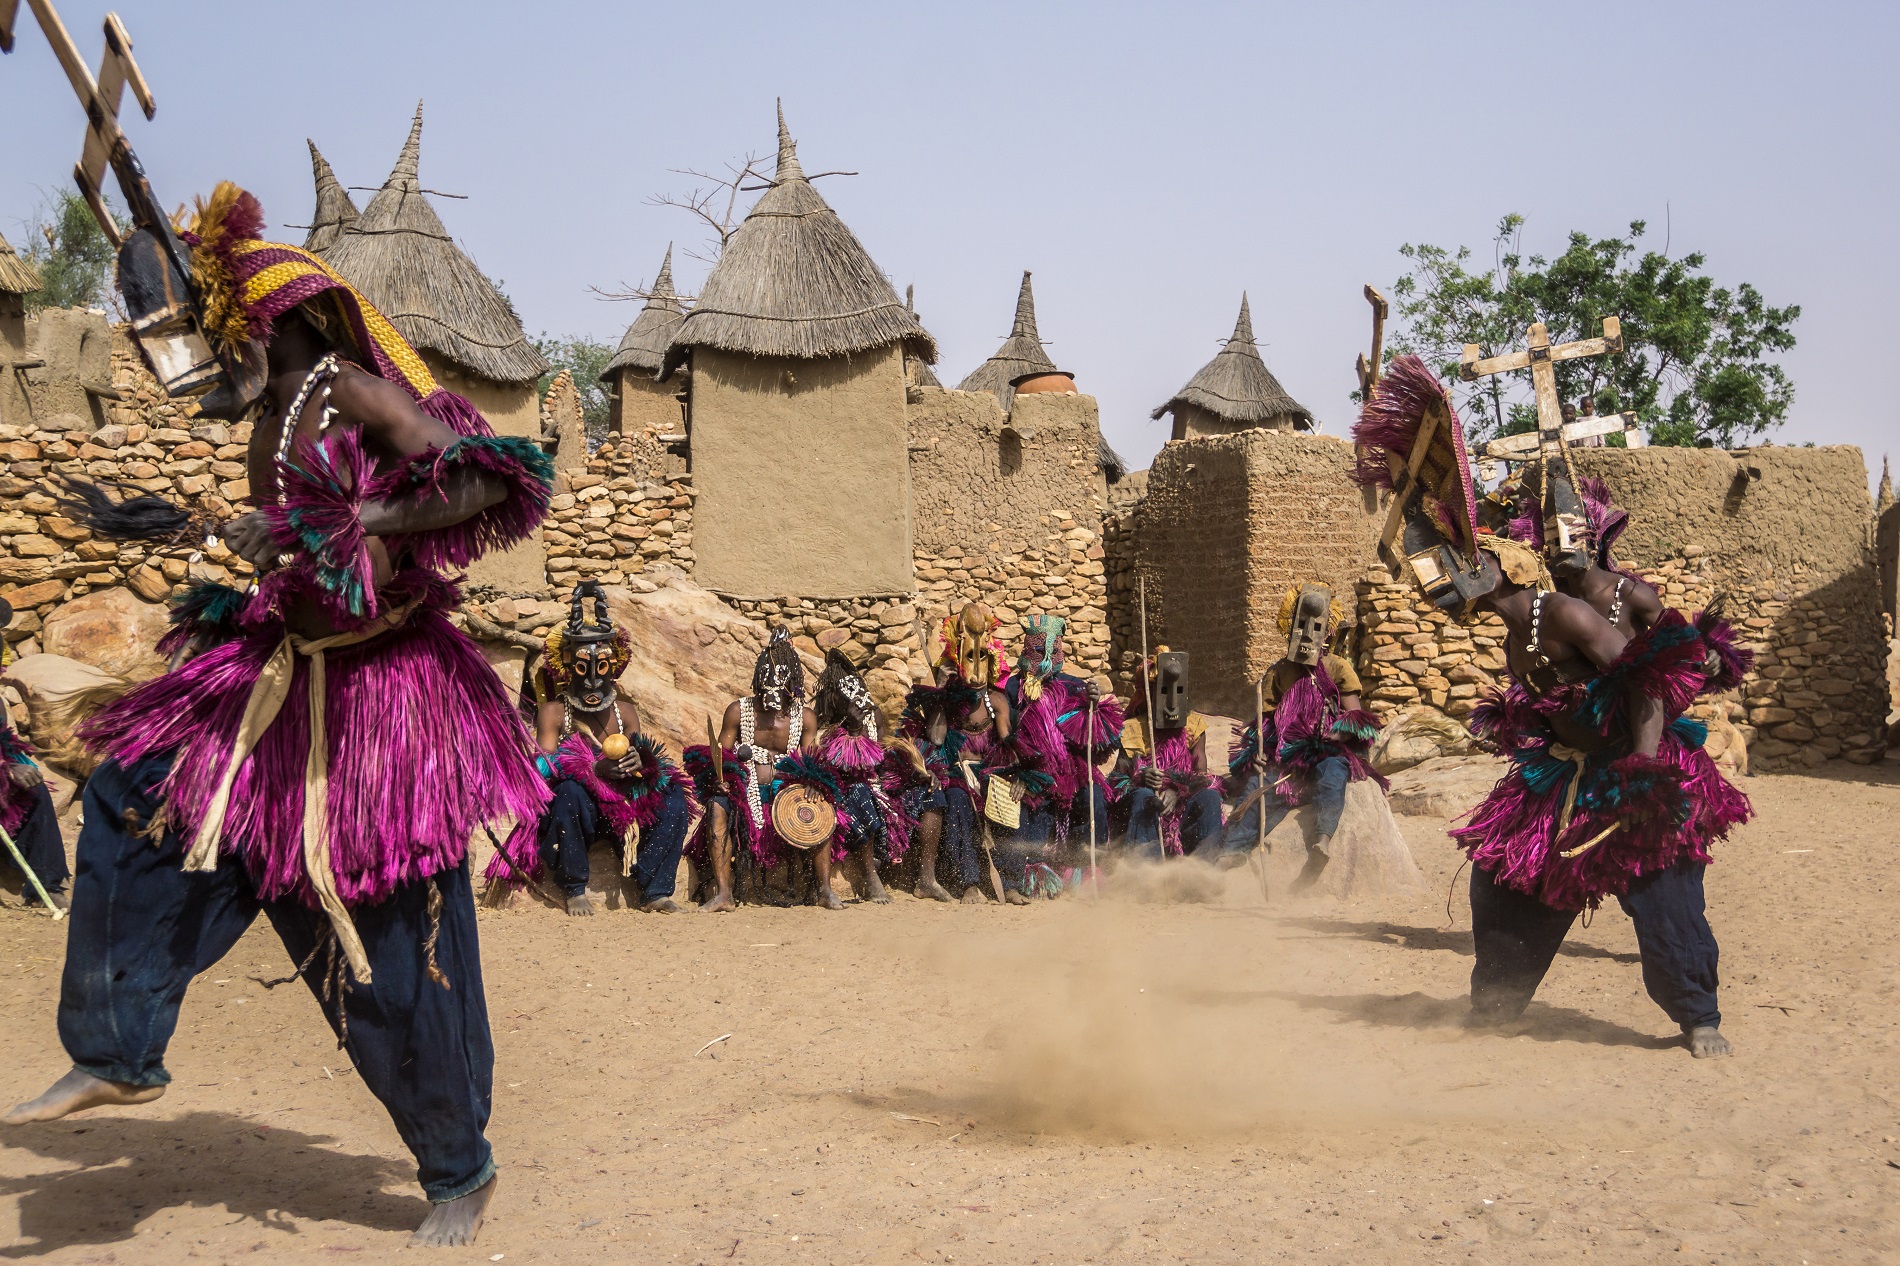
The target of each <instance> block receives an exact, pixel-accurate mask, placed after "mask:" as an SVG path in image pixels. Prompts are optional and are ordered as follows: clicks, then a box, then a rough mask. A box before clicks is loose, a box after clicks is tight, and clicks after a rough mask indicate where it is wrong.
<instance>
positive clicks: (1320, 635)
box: [1286, 585, 1333, 664]
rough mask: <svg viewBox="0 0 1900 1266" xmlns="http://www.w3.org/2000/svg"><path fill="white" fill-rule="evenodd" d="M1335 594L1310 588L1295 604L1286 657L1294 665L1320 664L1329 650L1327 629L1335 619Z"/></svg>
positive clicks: (1325, 589) (1327, 590)
mask: <svg viewBox="0 0 1900 1266" xmlns="http://www.w3.org/2000/svg"><path fill="white" fill-rule="evenodd" d="M1332 606H1333V591H1332V590H1330V589H1328V588H1327V587H1326V586H1325V585H1308V586H1306V587H1305V588H1304V589H1302V590H1300V597H1299V600H1298V601H1297V602H1295V603H1294V604H1293V627H1292V628H1291V629H1290V630H1288V632H1287V636H1286V657H1287V659H1289V660H1291V661H1292V662H1293V663H1295V664H1317V663H1319V659H1320V656H1321V655H1322V654H1323V653H1324V652H1325V650H1326V626H1327V624H1328V623H1329V622H1330V621H1331V618H1332Z"/></svg>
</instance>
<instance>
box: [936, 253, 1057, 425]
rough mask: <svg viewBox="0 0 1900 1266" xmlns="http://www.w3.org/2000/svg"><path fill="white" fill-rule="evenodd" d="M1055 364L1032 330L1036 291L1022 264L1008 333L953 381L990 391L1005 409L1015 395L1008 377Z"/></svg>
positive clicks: (961, 388) (1048, 368)
mask: <svg viewBox="0 0 1900 1266" xmlns="http://www.w3.org/2000/svg"><path fill="white" fill-rule="evenodd" d="M1055 367H1056V363H1055V362H1054V361H1052V360H1050V359H1049V354H1048V353H1047V352H1045V351H1043V350H1042V337H1041V336H1040V335H1038V334H1037V333H1036V293H1035V291H1033V290H1031V289H1030V288H1029V270H1028V269H1026V268H1025V269H1024V270H1023V284H1022V288H1021V289H1020V290H1018V291H1017V292H1016V321H1015V323H1014V324H1013V325H1011V326H1010V327H1009V337H1008V338H1006V339H1004V340H1003V345H1002V346H1001V347H999V348H997V349H996V355H994V356H992V357H990V358H989V359H988V360H986V361H984V362H983V363H982V364H981V365H978V366H977V367H976V368H975V369H972V370H971V371H970V372H969V375H968V376H967V377H965V378H964V380H963V381H962V382H960V383H958V384H957V390H958V391H988V392H993V393H994V394H995V396H996V398H997V400H998V401H1000V402H1001V403H1002V406H1003V411H1004V412H1005V413H1007V412H1008V411H1009V406H1010V403H1011V401H1013V400H1015V398H1016V388H1014V387H1012V386H1010V385H1009V384H1010V380H1011V379H1015V378H1021V377H1022V376H1023V375H1024V374H1033V373H1038V372H1042V371H1053V370H1054V369H1055Z"/></svg>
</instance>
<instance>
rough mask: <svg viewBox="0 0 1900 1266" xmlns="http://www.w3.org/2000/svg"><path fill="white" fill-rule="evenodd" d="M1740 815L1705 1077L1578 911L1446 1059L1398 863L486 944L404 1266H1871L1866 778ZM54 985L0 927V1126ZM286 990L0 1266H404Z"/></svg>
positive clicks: (10, 924)
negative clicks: (454, 1112) (433, 1264)
mask: <svg viewBox="0 0 1900 1266" xmlns="http://www.w3.org/2000/svg"><path fill="white" fill-rule="evenodd" d="M1745 785H1746V788H1747V790H1748V791H1749V793H1750V794H1751V795H1752V796H1753V797H1754V799H1755V804H1756V807H1757V809H1758V811H1759V815H1760V816H1759V819H1758V820H1757V822H1755V823H1754V824H1752V825H1751V826H1749V827H1748V828H1746V829H1745V830H1744V831H1742V832H1741V833H1740V834H1739V836H1738V837H1737V838H1735V839H1734V840H1732V841H1731V842H1729V843H1728V844H1727V845H1726V846H1725V847H1724V848H1723V849H1722V851H1721V853H1720V855H1719V863H1718V865H1716V866H1715V867H1714V868H1713V869H1712V870H1711V871H1710V873H1709V894H1710V905H1711V913H1712V918H1713V921H1714V924H1715V927H1716V931H1717V933H1718V935H1719V936H1720V938H1721V942H1722V950H1723V966H1724V969H1725V980H1724V985H1725V988H1724V989H1723V995H1722V1001H1723V1009H1724V1015H1725V1024H1724V1030H1725V1031H1726V1032H1727V1033H1728V1034H1729V1035H1730V1036H1731V1037H1732V1038H1733V1040H1734V1041H1735V1043H1736V1047H1737V1054H1736V1057H1735V1058H1733V1059H1731V1060H1727V1061H1706V1062H1698V1061H1694V1060H1691V1059H1690V1058H1689V1056H1688V1054H1687V1053H1686V1052H1685V1051H1684V1050H1682V1049H1681V1047H1680V1045H1679V1043H1678V1039H1677V1037H1676V1035H1675V1034H1674V1032H1673V1031H1672V1026H1671V1025H1670V1024H1669V1022H1668V1021H1667V1020H1666V1019H1665V1018H1664V1017H1663V1015H1662V1014H1661V1012H1659V1011H1658V1010H1657V1009H1656V1008H1655V1007H1654V1006H1653V1005H1652V1004H1651V1003H1650V1002H1649V1000H1648V999H1647V998H1646V997H1645V995H1644V993H1643V988H1642V981H1641V978H1640V973H1639V969H1638V966H1637V961H1636V953H1635V950H1636V945H1635V940H1634V937H1633V936H1632V934H1631V931H1630V925H1629V921H1628V920H1627V919H1626V918H1625V917H1624V916H1623V915H1622V914H1621V913H1620V912H1618V911H1617V910H1616V909H1615V908H1614V907H1611V908H1607V909H1605V910H1604V911H1603V912H1601V913H1600V914H1599V915H1598V916H1597V917H1596V918H1595V920H1594V921H1593V922H1592V923H1591V925H1590V926H1589V927H1588V928H1581V927H1580V928H1579V929H1577V931H1576V932H1574V933H1573V935H1572V937H1571V939H1570V942H1569V944H1568V945H1567V946H1566V948H1565V950H1564V953H1563V955H1562V956H1561V957H1560V958H1559V959H1558V961H1557V965H1556V967H1555V968H1554V970H1553V973H1552V976H1551V978H1550V979H1549V980H1548V981H1547V982H1546V985H1545V987H1544V990H1543V992H1542V993H1541V994H1540V996H1539V1001H1538V1002H1537V1003H1536V1004H1534V1005H1533V1007H1532V1010H1531V1012H1530V1013H1529V1014H1528V1015H1527V1017H1526V1019H1525V1020H1524V1021H1523V1022H1522V1023H1521V1024H1520V1025H1519V1026H1518V1027H1517V1028H1516V1029H1515V1030H1513V1031H1511V1032H1508V1033H1506V1034H1504V1035H1495V1034H1492V1035H1469V1034H1466V1033H1465V1032H1464V1031H1463V1030H1462V1029H1461V1028H1460V1027H1459V1022H1460V1020H1461V1018H1462V1017H1463V1015H1464V1011H1465V1001H1464V991H1465V985H1466V977H1467V973H1468V972H1469V969H1470V957H1471V937H1470V932H1469V918H1468V912H1467V910H1466V907H1465V902H1464V898H1463V895H1462V892H1460V893H1459V894H1458V895H1457V896H1456V897H1455V898H1454V900H1453V902H1452V906H1453V912H1454V914H1455V915H1456V916H1457V917H1456V920H1455V923H1454V925H1453V926H1450V927H1446V926H1444V925H1445V924H1446V917H1445V906H1446V891H1447V885H1448V883H1449V882H1450V881H1451V880H1452V876H1453V872H1454V870H1455V869H1456V862H1457V856H1456V854H1455V853H1454V852H1453V850H1452V849H1451V848H1450V846H1449V845H1448V844H1447V843H1446V842H1445V841H1444V837H1443V825H1444V824H1443V823H1442V822H1440V821H1433V820H1427V819H1422V818H1406V819H1401V821H1402V822H1403V823H1404V825H1405V829H1406V832H1407V834H1408V836H1409V838H1410V840H1411V843H1412V847H1413V849H1414V852H1415V853H1416V855H1417V857H1418V860H1419V863H1420V865H1421V866H1422V867H1423V868H1424V870H1425V873H1426V876H1427V882H1428V886H1427V888H1426V889H1424V890H1423V891H1420V892H1417V893H1415V894H1411V895H1407V896H1402V897H1394V898H1390V899H1382V900H1379V901H1372V902H1364V903H1359V904H1355V905H1341V904H1338V903H1334V902H1329V901H1324V900H1319V901H1313V902H1309V903H1304V904H1299V903H1293V902H1289V901H1287V900H1285V899H1284V898H1283V897H1282V898H1277V899H1276V900H1275V901H1274V903H1273V904H1272V905H1271V906H1264V905H1262V903H1261V900H1260V894H1259V888H1258V884H1257V881H1256V880H1255V879H1254V878H1253V876H1252V873H1251V872H1249V871H1240V872H1235V873H1233V874H1231V875H1228V876H1226V877H1225V881H1226V888H1225V890H1224V891H1221V892H1217V893H1215V894H1214V896H1215V900H1213V901H1193V900H1188V901H1180V900H1176V901H1173V902H1165V901H1157V900H1153V899H1152V898H1154V897H1156V896H1159V895H1167V894H1169V893H1172V894H1173V895H1175V896H1177V897H1179V896H1183V895H1186V896H1196V895H1200V896H1205V895H1207V894H1206V891H1205V888H1206V885H1205V884H1195V883H1188V882H1177V881H1181V880H1184V879H1185V877H1186V876H1187V875H1188V874H1189V873H1191V872H1186V871H1183V872H1180V874H1178V875H1172V876H1169V877H1168V880H1167V882H1164V883H1160V884H1157V883H1155V882H1153V881H1152V880H1151V879H1149V880H1140V881H1136V882H1132V883H1127V884H1124V885H1123V886H1121V887H1120V888H1118V889H1115V890H1112V891H1111V892H1110V894H1109V895H1108V897H1107V898H1106V899H1104V900H1102V901H1101V902H1100V903H1099V904H1095V905H1091V904H1088V903H1086V902H1083V901H1078V900H1066V901H1061V902H1053V903H1042V904H1039V905H1037V906H1035V907H1032V908H1029V909H1023V910H1018V909H1006V908H998V907H989V908H981V909H977V908H967V907H960V906H953V907H944V906H937V905H932V904H929V903H925V902H918V901H914V900H912V899H910V898H909V897H906V896H902V895H900V896H899V897H898V898H897V902H896V904H894V905H892V906H890V907H883V908H879V907H872V906H868V905H853V906H851V907H850V908H848V909H847V910H846V911H845V912H844V913H841V914H826V913H824V912H821V911H819V910H816V909H798V910H775V909H759V908H747V909H745V910H742V911H740V912H739V913H737V914H733V915H727V916H721V917H710V916H680V917H673V918H660V917H657V916H642V915H635V914H630V913H625V912H611V913H608V914H604V915H602V916H600V917H597V918H594V919H592V920H584V921H581V920H575V921H570V920H568V919H566V918H564V917H562V916H559V915H557V914H555V913H553V912H552V911H549V910H545V909H540V908H530V909H515V910H508V911H502V912H486V911H485V912H484V913H483V915H482V925H481V931H482V936H483V939H484V943H485V949H486V953H485V955H484V958H485V963H486V971H487V977H488V981H487V986H488V999H489V1006H490V1010H491V1014H492V1016H493V1019H494V1027H495V1039H496V1045H497V1047H498V1052H499V1062H498V1067H497V1071H496V1099H495V1116H494V1121H493V1123H492V1126H491V1129H490V1137H491V1139H492V1140H493V1142H494V1145H495V1152H496V1157H497V1160H498V1162H499V1163H500V1165H501V1166H502V1178H501V1186H500V1188H499V1192H498V1194H497V1196H496V1198H495V1202H494V1205H493V1208H492V1210H491V1217H490V1222H489V1224H488V1227H487V1229H486V1231H485V1232H484V1234H483V1236H482V1240H481V1243H480V1245H479V1246H477V1247H476V1248H473V1249H466V1250H438V1251H437V1252H436V1253H435V1254H434V1255H433V1256H434V1258H436V1259H439V1260H442V1261H444V1262H454V1261H470V1262H480V1261H507V1262H510V1263H513V1262H561V1263H587V1262H602V1263H618V1262H681V1263H709V1264H711V1263H721V1262H813V1263H845V1262H897V1261H908V1260H920V1261H924V1262H953V1261H957V1262H972V1263H1019V1262H1020V1263H1036V1262H1048V1263H1073V1262H1100V1263H1123V1262H1129V1263H1133V1262H1141V1263H1148V1262H1160V1261H1171V1260H1180V1261H1187V1262H1259V1261H1263V1260H1279V1259H1282V1258H1290V1257H1293V1256H1295V1255H1299V1256H1301V1257H1306V1256H1309V1255H1310V1256H1318V1257H1321V1258H1322V1259H1336V1260H1341V1261H1366V1260H1372V1261H1397V1260H1401V1259H1404V1260H1408V1261H1441V1260H1442V1261H1453V1260H1460V1261H1463V1260H1475V1261H1480V1262H1483V1261H1495V1262H1512V1263H1517V1262H1570V1261H1580V1260H1584V1259H1589V1260H1591V1261H1607V1262H1639V1261H1640V1262H1654V1261H1657V1260H1664V1259H1665V1257H1664V1255H1668V1256H1667V1257H1666V1260H1670V1261H1677V1262H1691V1261H1702V1262H1723V1263H1728V1262H1749V1261H1762V1262H1774V1263H1787V1264H1788V1266H1794V1264H1795V1263H1814V1264H1816V1266H1819V1263H1823V1262H1881V1263H1892V1262H1900V1231H1897V1230H1896V1201H1897V1197H1900V1143H1897V1142H1896V1138H1897V1137H1900V1121H1896V1113H1895V1104H1896V1097H1897V1096H1900V1087H1897V1086H1896V1079H1900V1051H1896V1040H1895V1039H1896V1020H1897V1019H1900V1017H1897V1016H1896V1012H1895V1006H1894V1004H1895V998H1894V992H1895V983H1894V982H1895V977H1896V968H1900V947H1897V946H1896V941H1895V937H1894V935H1893V932H1892V925H1893V920H1894V917H1895V914H1896V912H1897V911H1900V857H1897V856H1896V852H1895V849H1894V847H1893V845H1894V841H1895V838H1896V832H1895V823H1896V821H1900V778H1897V777H1896V771H1895V767H1894V766H1893V765H1891V764H1889V765H1887V766H1884V767H1877V768H1875V769H1873V770H1871V771H1870V770H1861V769H1855V768H1853V767H1843V768H1842V769H1841V770H1840V772H1839V773H1838V774H1834V775H1832V776H1828V777H1794V776H1778V777H1763V778H1755V779H1751V780H1748V781H1747V782H1746V784H1745ZM1279 864H1280V865H1282V866H1291V865H1293V864H1296V863H1295V862H1294V861H1293V860H1292V859H1287V858H1284V856H1283V859H1282V861H1281V862H1280V863H1279ZM1210 873H1211V872H1210ZM1284 877H1285V872H1284V870H1283V871H1282V872H1281V873H1280V874H1279V876H1278V878H1280V879H1281V880H1284ZM1142 898H1150V899H1148V900H1143V899H1142ZM61 953H62V939H61V932H60V930H59V928H58V927H56V926H55V925H54V924H53V923H52V922H51V921H50V920H48V919H46V918H45V917H44V916H43V915H29V914H27V913H26V912H24V911H22V910H20V909H19V908H18V907H17V906H10V908H9V909H8V910H6V911H4V912H0V963H4V964H5V965H6V967H7V968H8V970H7V973H6V975H5V976H4V978H0V1015H4V1017H5V1020H6V1023H5V1025H4V1027H3V1028H0V1068H4V1070H5V1076H4V1078H3V1079H0V1082H3V1084H0V1095H4V1097H5V1098H6V1099H7V1100H8V1101H11V1100H12V1099H16V1098H20V1097H24V1096H26V1095H28V1094H31V1093H36V1092H37V1091H39V1090H40V1089H41V1088H42V1087H43V1086H44V1085H45V1083H47V1082H48V1081H50V1080H51V1079H52V1078H53V1077H55V1076H56V1075H58V1074H59V1073H60V1072H62V1071H63V1070H64V1068H65V1066H66V1065H65V1061H64V1059H63V1058H62V1055H61V1052H60V1049H59V1045H58V1041H57V1039H56V1036H55V1033H54V1001H55V997H56V993H57V986H58V975H59V964H60V958H61ZM283 968H284V955H283V952H282V950H281V949H280V948H279V947H278V945H277V943H276V941H275V940H274V939H273V938H272V936H271V934H270V933H269V931H268V929H267V928H266V927H265V926H264V925H263V924H262V923H261V922H260V925H259V927H258V928H257V929H256V930H254V931H253V932H252V933H251V935H249V936H248V937H247V938H246V939H245V940H244V941H243V942H242V943H241V944H240V945H239V946H238V948H237V949H236V950H235V951H234V952H233V954H232V955H231V956H230V957H229V958H228V959H227V960H226V961H225V962H224V963H222V964H220V965H219V967H218V968H217V969H215V970H213V971H212V972H211V973H209V974H208V975H206V976H205V977H203V978H201V980H200V981H199V983H198V984H197V985H196V986H195V987H194V989H193V992H192V994H191V996H190V997H189V998H188V999H187V1001H186V1004H185V1010H184V1016H183V1020H182V1023H181V1025H180V1029H179V1033H178V1037H177V1040H176V1041H175V1042H174V1043H173V1045H172V1049H171V1055H170V1061H169V1062H170V1066H171V1068H172V1070H173V1072H174V1074H175V1075H176V1078H177V1080H176V1081H175V1083H174V1084H173V1086H172V1088H171V1091H170V1093H169V1094H168V1095H167V1096H166V1097H165V1098H164V1099H162V1100H160V1101H159V1102H157V1103H155V1104H152V1105H150V1106H147V1107H142V1108H134V1109H121V1110H107V1111H102V1112H98V1113H94V1114H92V1115H90V1116H86V1117H82V1118H72V1119H69V1120H66V1121H63V1122H58V1123H53V1124H49V1125H40V1126H30V1127H22V1128H18V1129H13V1130H8V1131H5V1132H4V1133H0V1256H6V1257H13V1258H26V1259H33V1260H45V1261H49V1262H84V1263H107V1262H116V1263H127V1264H131V1263H139V1264H147V1263H152V1264H158V1263H170V1262H178V1261H184V1260H186V1259H193V1260H206V1261H214V1262H215V1261H224V1262H237V1263H248V1262H259V1261H266V1260H268V1261H271V1262H274V1263H302V1262H325V1263H336V1262H350V1261H363V1262H369V1261H383V1260H388V1259H390V1258H391V1257H393V1256H394V1255H395V1254H396V1253H397V1252H398V1251H401V1250H402V1246H403V1242H404V1237H405V1236H406V1234H407V1233H408V1231H409V1230H410V1229H411V1228H412V1227H414V1226H415V1225H416V1223H418V1222H419V1221H420V1220H421V1219H422V1216H423V1214H424V1213H425V1211H426V1209H425V1205H424V1202H423V1199H422V1197H421V1194H420V1192H419V1190H418V1189H417V1188H416V1187H415V1186H414V1184H413V1181H412V1173H413V1169H412V1164H411V1162H410V1160H409V1158H408V1155H407V1153H406V1152H405V1151H404V1149H403V1148H402V1145H401V1144H400V1142H399V1141H398V1139H397V1138H396V1135H395V1132H394V1130H393V1128H392V1127H391V1126H390V1124H389V1122H388V1119H387V1118H386V1117H385V1116H384V1115H383V1113H382V1111H381V1110H380V1108H379V1107H378V1105H377V1104H376V1103H375V1102H374V1101H373V1100H372V1099H371V1098H370V1096H369V1095H368V1094H367V1093H366V1092H365V1091H364V1089H363V1087H362V1086H361V1085H360V1084H359V1083H358V1081H357V1080H356V1078H355V1077H354V1076H353V1075H352V1074H351V1073H350V1071H349V1069H348V1067H347V1063H346V1061H345V1059H344V1058H343V1056H342V1055H341V1053H340V1052H338V1051H337V1049H336V1047H335V1044H334V1042H333V1041H332V1040H331V1039H330V1037H329V1034H328V1031H327V1030H326V1029H325V1027H324V1025H323V1023H322V1021H321V1019H320V1018H319V1016H318V1013H317V1011H316V1008H315V1006H314V1004H313V1003H312V1002H311V1000H310V998H309V997H308V995H307V994H305V993H303V992H302V991H301V989H300V987H296V986H292V987H286V988H281V989H278V990H276V991H274V992H267V991H266V990H264V989H263V988H261V987H260V986H259V984H258V983H257V978H259V977H265V976H269V975H277V974H281V973H282V971H283ZM719 1039H722V1040H719ZM709 1042H712V1043H714V1044H713V1045H710V1046H708V1045H707V1043H709ZM411 1255H412V1256H414V1255H415V1254H411Z"/></svg>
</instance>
